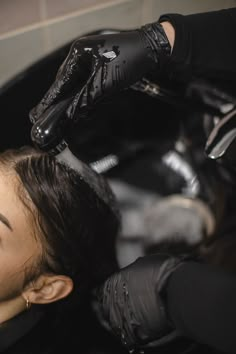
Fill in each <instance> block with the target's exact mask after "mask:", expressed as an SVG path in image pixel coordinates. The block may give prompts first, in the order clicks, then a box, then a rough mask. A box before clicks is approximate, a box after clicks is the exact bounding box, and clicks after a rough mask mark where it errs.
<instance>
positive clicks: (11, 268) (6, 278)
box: [0, 166, 41, 303]
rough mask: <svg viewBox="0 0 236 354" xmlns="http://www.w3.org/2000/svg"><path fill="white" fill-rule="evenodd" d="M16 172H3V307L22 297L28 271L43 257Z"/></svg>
mask: <svg viewBox="0 0 236 354" xmlns="http://www.w3.org/2000/svg"><path fill="white" fill-rule="evenodd" d="M19 183H20V182H19V181H18V179H17V177H16V174H15V173H14V172H13V171H7V170H6V169H5V168H4V167H2V166H1V168H0V303H1V302H3V301H6V300H10V299H13V298H15V297H17V296H19V295H20V294H21V292H22V290H23V285H24V275H25V270H26V269H27V268H28V267H29V268H30V267H32V265H33V264H35V262H36V260H37V259H38V257H39V256H40V253H41V247H40V243H39V242H38V241H37V239H36V237H35V236H34V230H33V224H32V217H31V216H30V213H29V211H28V210H27V208H26V207H25V206H24V204H23V203H22V201H21V200H20V198H19V196H18V192H17V191H18V186H19Z"/></svg>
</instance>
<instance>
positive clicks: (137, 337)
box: [94, 254, 186, 350]
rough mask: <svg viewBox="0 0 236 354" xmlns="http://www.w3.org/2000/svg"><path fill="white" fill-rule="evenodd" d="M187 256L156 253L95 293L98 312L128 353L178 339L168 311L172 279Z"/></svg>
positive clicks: (120, 274)
mask: <svg viewBox="0 0 236 354" xmlns="http://www.w3.org/2000/svg"><path fill="white" fill-rule="evenodd" d="M185 259H186V257H185V256H180V257H173V256H170V255H168V254H155V255H151V256H145V257H141V258H138V259H137V260H136V261H135V262H134V263H132V264H130V265H128V266H127V267H125V268H123V269H121V271H119V272H117V273H115V274H114V275H112V276H111V277H110V278H108V280H107V281H106V282H105V284H104V285H103V286H102V287H100V288H99V289H96V291H95V305H94V308H95V311H96V313H97V315H98V317H99V319H100V321H101V323H102V324H103V326H104V327H106V329H107V330H110V331H111V332H112V333H113V334H114V335H115V336H116V337H117V338H118V339H119V340H120V341H121V342H122V343H123V345H124V346H125V347H126V348H127V349H128V350H135V349H140V348H143V347H145V346H157V345H161V344H164V343H167V342H169V341H170V340H173V339H174V338H176V337H177V336H178V334H177V331H176V330H175V329H174V328H173V325H172V324H171V323H170V321H169V319H168V316H167V313H166V309H165V289H166V284H167V280H168V278H169V276H170V275H171V274H172V272H173V271H175V270H176V268H177V267H179V266H180V265H181V264H182V263H183V262H184V261H185Z"/></svg>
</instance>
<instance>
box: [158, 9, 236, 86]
mask: <svg viewBox="0 0 236 354" xmlns="http://www.w3.org/2000/svg"><path fill="white" fill-rule="evenodd" d="M159 20H160V21H162V22H163V21H169V22H171V23H172V25H173V27H174V28H175V43H174V48H173V51H172V54H171V58H170V62H169V66H168V68H167V72H168V73H169V77H170V78H173V79H176V80H181V81H182V80H189V79H191V78H194V77H196V76H201V77H203V78H212V79H223V80H230V81H232V80H236V64H235V63H236V46H235V42H234V39H233V38H234V33H235V32H236V8H232V9H225V10H220V11H212V12H206V13H199V14H193V15H188V16H183V15H180V14H167V15H163V16H161V17H160V19H159Z"/></svg>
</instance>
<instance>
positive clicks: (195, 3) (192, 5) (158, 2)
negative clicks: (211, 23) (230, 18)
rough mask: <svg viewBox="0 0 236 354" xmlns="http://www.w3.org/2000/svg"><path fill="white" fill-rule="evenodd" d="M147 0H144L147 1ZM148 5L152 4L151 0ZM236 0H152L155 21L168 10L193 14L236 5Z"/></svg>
mask: <svg viewBox="0 0 236 354" xmlns="http://www.w3.org/2000/svg"><path fill="white" fill-rule="evenodd" d="M146 1H147V0H144V2H146ZM147 6H150V2H149V0H148V1H147ZM235 6H236V1H235V0H207V1H206V0H205V1H203V0H202V1H199V0H191V1H189V0H177V1H173V0H165V1H163V0H152V20H153V21H155V20H157V19H158V18H159V16H160V15H162V14H164V13H168V12H172V13H174V12H179V13H181V14H191V13H197V12H204V11H214V10H219V9H224V8H229V7H235Z"/></svg>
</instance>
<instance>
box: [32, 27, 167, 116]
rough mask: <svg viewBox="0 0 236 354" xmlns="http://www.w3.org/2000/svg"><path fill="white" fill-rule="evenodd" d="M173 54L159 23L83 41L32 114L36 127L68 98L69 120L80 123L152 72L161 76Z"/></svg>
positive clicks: (75, 43) (66, 60)
mask: <svg viewBox="0 0 236 354" xmlns="http://www.w3.org/2000/svg"><path fill="white" fill-rule="evenodd" d="M170 51H171V47H170V44H169V42H168V39H167V37H166V35H165V32H164V30H163V28H162V26H161V25H160V24H159V23H158V22H157V23H153V24H148V25H145V26H143V27H141V28H140V29H137V30H131V31H123V32H120V33H119V32H118V33H113V34H102V35H93V36H87V37H83V38H79V39H78V40H76V41H75V42H74V43H73V44H72V46H71V49H70V52H69V54H68V56H67V58H66V59H65V61H64V62H63V64H62V65H61V67H60V68H59V70H58V73H57V75H56V78H55V81H54V82H53V84H52V85H51V87H50V88H49V90H48V91H47V93H46V94H45V96H44V97H43V99H42V100H41V102H39V104H38V105H37V106H36V107H34V108H33V109H32V110H31V112H30V119H31V121H32V123H35V121H37V120H38V119H39V118H40V116H41V115H42V114H43V113H44V112H45V111H46V110H47V109H48V108H49V107H50V106H52V105H54V104H56V103H57V102H59V101H61V100H65V99H67V98H68V97H69V98H71V101H70V104H69V106H68V107H67V112H66V113H67V117H68V118H70V119H73V120H77V119H78V118H80V117H81V116H86V115H87V114H88V112H89V110H90V109H91V108H93V106H94V104H96V103H97V102H98V101H100V100H102V99H103V98H104V97H106V96H109V95H110V94H112V93H114V92H116V91H118V90H121V89H124V88H127V87H129V86H130V85H131V84H133V83H135V82H136V81H138V80H139V79H140V78H141V77H143V76H144V74H146V73H149V72H150V71H152V70H154V71H155V73H158V72H159V71H160V72H161V71H162V69H163V67H164V66H165V63H166V61H167V60H168V57H169V54H170Z"/></svg>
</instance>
